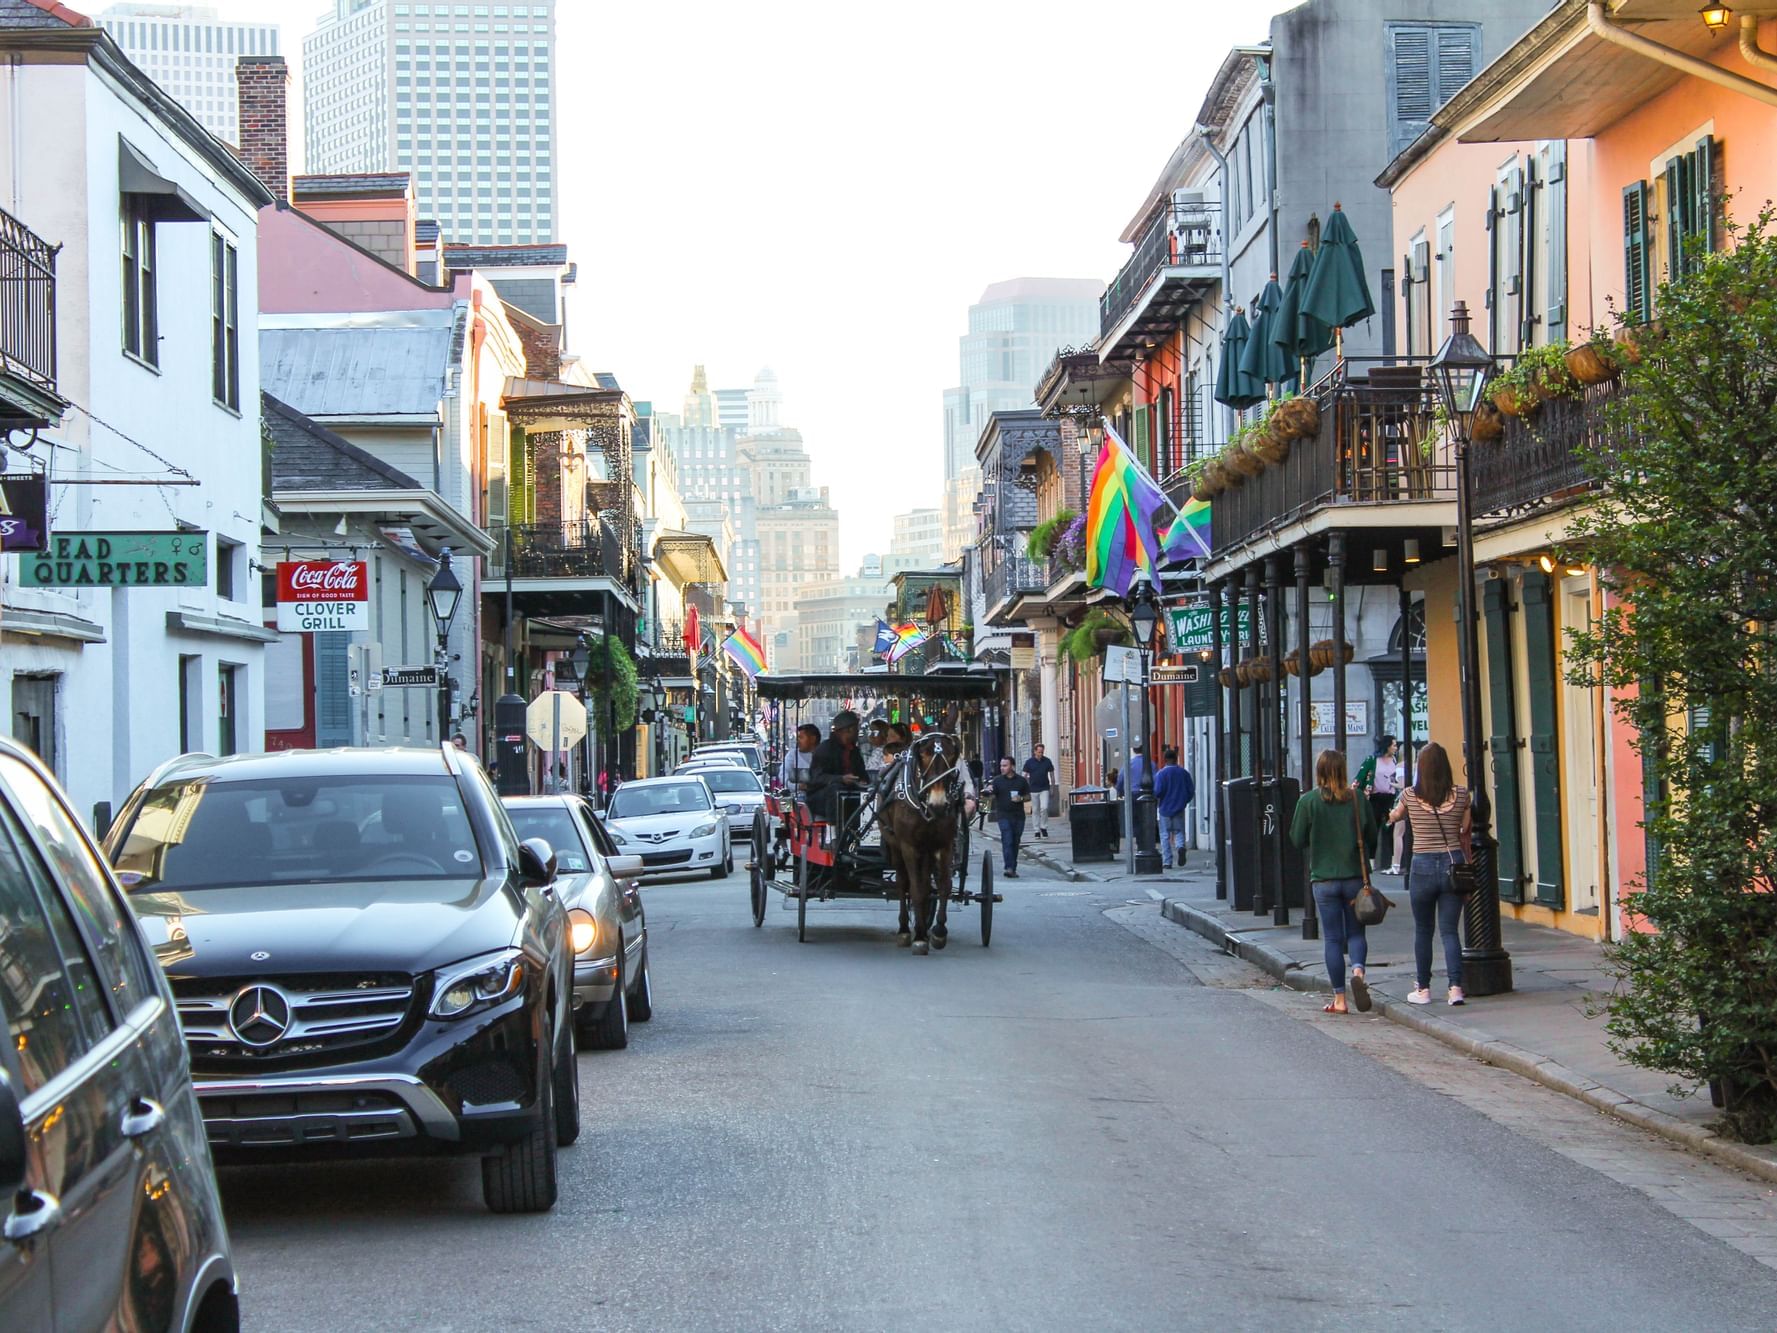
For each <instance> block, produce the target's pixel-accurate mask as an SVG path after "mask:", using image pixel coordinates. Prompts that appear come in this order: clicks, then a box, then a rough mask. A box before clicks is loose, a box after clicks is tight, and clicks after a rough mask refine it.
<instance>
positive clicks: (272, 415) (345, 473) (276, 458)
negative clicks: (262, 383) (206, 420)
mask: <svg viewBox="0 0 1777 1333" xmlns="http://www.w3.org/2000/svg"><path fill="white" fill-rule="evenodd" d="M260 399H261V401H262V402H263V404H264V418H263V419H264V421H265V429H266V433H267V434H268V435H269V436H270V437H271V444H272V455H271V480H272V489H273V490H274V491H312V490H326V491H385V490H388V489H390V488H391V487H393V488H395V489H398V490H414V491H418V490H424V489H425V487H424V486H422V485H421V484H420V483H419V482H417V481H415V480H414V479H413V478H412V477H410V476H408V475H407V474H406V473H405V472H402V471H399V470H398V469H396V468H392V467H390V466H389V465H388V464H387V463H385V462H383V461H382V460H381V459H380V458H377V457H376V456H375V455H374V454H370V453H367V452H365V451H364V450H363V449H360V448H359V447H358V446H357V445H355V444H353V443H352V442H351V441H350V440H348V439H346V438H344V437H343V436H340V435H335V434H334V433H333V432H332V431H330V430H328V429H327V428H326V427H325V426H322V425H320V424H319V423H317V422H314V421H311V420H310V419H309V418H308V417H305V416H304V415H303V414H302V413H301V412H298V411H297V410H296V409H295V408H294V407H291V406H290V405H289V404H288V403H284V402H280V401H279V400H278V399H276V398H274V397H272V395H270V394H269V393H265V394H261V395H260Z"/></svg>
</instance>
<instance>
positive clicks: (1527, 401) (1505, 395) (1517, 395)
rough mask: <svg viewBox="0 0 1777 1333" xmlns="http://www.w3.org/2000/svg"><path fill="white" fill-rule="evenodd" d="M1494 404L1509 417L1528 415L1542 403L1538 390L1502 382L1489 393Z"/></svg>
mask: <svg viewBox="0 0 1777 1333" xmlns="http://www.w3.org/2000/svg"><path fill="white" fill-rule="evenodd" d="M1488 397H1490V398H1491V399H1492V400H1493V405H1494V406H1495V407H1497V408H1498V409H1499V410H1500V411H1501V412H1503V413H1505V415H1507V416H1508V417H1527V416H1529V415H1530V414H1531V413H1532V412H1534V411H1536V409H1537V408H1538V406H1540V405H1541V403H1542V399H1541V398H1539V397H1537V395H1536V391H1535V390H1534V389H1531V388H1529V387H1520V386H1519V385H1516V384H1502V385H1500V386H1499V387H1498V388H1496V389H1494V390H1493V392H1492V393H1490V394H1489V395H1488Z"/></svg>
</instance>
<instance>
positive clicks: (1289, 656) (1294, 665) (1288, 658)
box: [1283, 648, 1302, 676]
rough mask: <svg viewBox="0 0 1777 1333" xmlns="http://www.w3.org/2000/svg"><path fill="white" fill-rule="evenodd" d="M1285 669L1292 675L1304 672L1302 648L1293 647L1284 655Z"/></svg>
mask: <svg viewBox="0 0 1777 1333" xmlns="http://www.w3.org/2000/svg"><path fill="white" fill-rule="evenodd" d="M1283 669H1284V670H1285V671H1286V672H1288V673H1289V674H1290V675H1292V676H1300V675H1301V674H1302V650H1301V649H1300V648H1292V649H1290V650H1289V652H1287V653H1285V654H1284V655H1283Z"/></svg>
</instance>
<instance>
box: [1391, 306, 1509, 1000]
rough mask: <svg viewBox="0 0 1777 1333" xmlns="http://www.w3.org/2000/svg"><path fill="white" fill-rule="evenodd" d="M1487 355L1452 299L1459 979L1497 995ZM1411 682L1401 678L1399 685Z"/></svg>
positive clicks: (1442, 377) (1504, 971)
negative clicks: (1477, 481) (1483, 462)
mask: <svg viewBox="0 0 1777 1333" xmlns="http://www.w3.org/2000/svg"><path fill="white" fill-rule="evenodd" d="M1493 370H1494V364H1493V357H1492V355H1491V354H1489V352H1488V351H1487V349H1486V348H1485V347H1482V346H1481V344H1480V343H1479V342H1478V341H1476V339H1475V337H1474V335H1473V334H1471V333H1470V332H1469V313H1468V303H1467V302H1466V301H1458V302H1457V303H1456V306H1455V308H1454V309H1453V310H1452V311H1451V312H1450V336H1449V337H1448V338H1446V339H1444V345H1443V346H1442V347H1440V348H1439V349H1438V354H1437V355H1436V356H1435V357H1433V358H1432V371H1433V374H1434V376H1435V378H1436V381H1437V387H1438V393H1439V396H1440V397H1441V398H1442V399H1443V404H1444V411H1445V413H1446V415H1447V416H1448V417H1449V419H1450V424H1451V428H1452V431H1453V433H1454V436H1455V444H1456V614H1457V651H1458V653H1459V654H1460V661H1459V664H1458V665H1459V668H1460V671H1461V679H1462V751H1463V767H1464V770H1465V775H1466V777H1467V780H1468V787H1469V799H1470V802H1471V805H1470V809H1471V810H1472V811H1473V818H1474V829H1473V832H1472V835H1471V837H1470V845H1471V846H1472V847H1473V849H1474V858H1475V862H1476V869H1477V870H1478V871H1479V872H1480V875H1481V880H1482V888H1481V891H1480V892H1478V893H1474V894H1471V895H1469V899H1468V902H1467V904H1466V906H1465V907H1464V908H1463V924H1464V926H1465V931H1464V934H1465V937H1466V938H1465V940H1464V942H1463V949H1462V979H1463V987H1464V989H1465V990H1466V991H1467V992H1468V993H1469V994H1471V995H1497V994H1499V993H1501V992H1503V991H1509V990H1511V989H1512V959H1511V955H1510V954H1508V953H1507V952H1506V950H1505V948H1504V945H1503V944H1502V942H1501V938H1500V929H1499V876H1498V874H1497V872H1496V870H1495V866H1496V859H1495V849H1494V845H1493V839H1492V837H1491V816H1492V806H1491V803H1490V802H1489V801H1488V799H1487V782H1486V773H1485V765H1484V761H1483V760H1482V758H1481V743H1482V742H1481V647H1480V643H1479V641H1478V639H1477V637H1476V634H1475V533H1474V518H1475V516H1474V497H1473V482H1472V473H1471V463H1470V459H1469V446H1470V443H1471V441H1472V439H1473V437H1472V435H1471V433H1470V432H1471V431H1472V430H1473V428H1474V420H1475V410H1476V409H1477V408H1478V407H1480V405H1481V401H1482V398H1483V396H1484V395H1485V394H1486V392H1487V381H1488V379H1489V378H1491V376H1492V374H1493ZM1411 684H1412V682H1411V681H1410V680H1409V681H1403V682H1402V688H1403V689H1409V688H1411Z"/></svg>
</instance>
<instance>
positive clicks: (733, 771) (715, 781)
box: [697, 768, 760, 795]
mask: <svg viewBox="0 0 1777 1333" xmlns="http://www.w3.org/2000/svg"><path fill="white" fill-rule="evenodd" d="M697 776H698V777H700V778H702V779H703V780H704V781H705V782H707V783H709V787H710V790H711V791H713V792H715V793H716V794H717V795H720V794H721V793H723V792H732V791H758V790H760V788H759V779H758V778H756V777H754V776H753V771H752V770H751V769H748V768H706V769H704V770H703V771H702V772H701V773H699V774H698V775H697Z"/></svg>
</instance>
